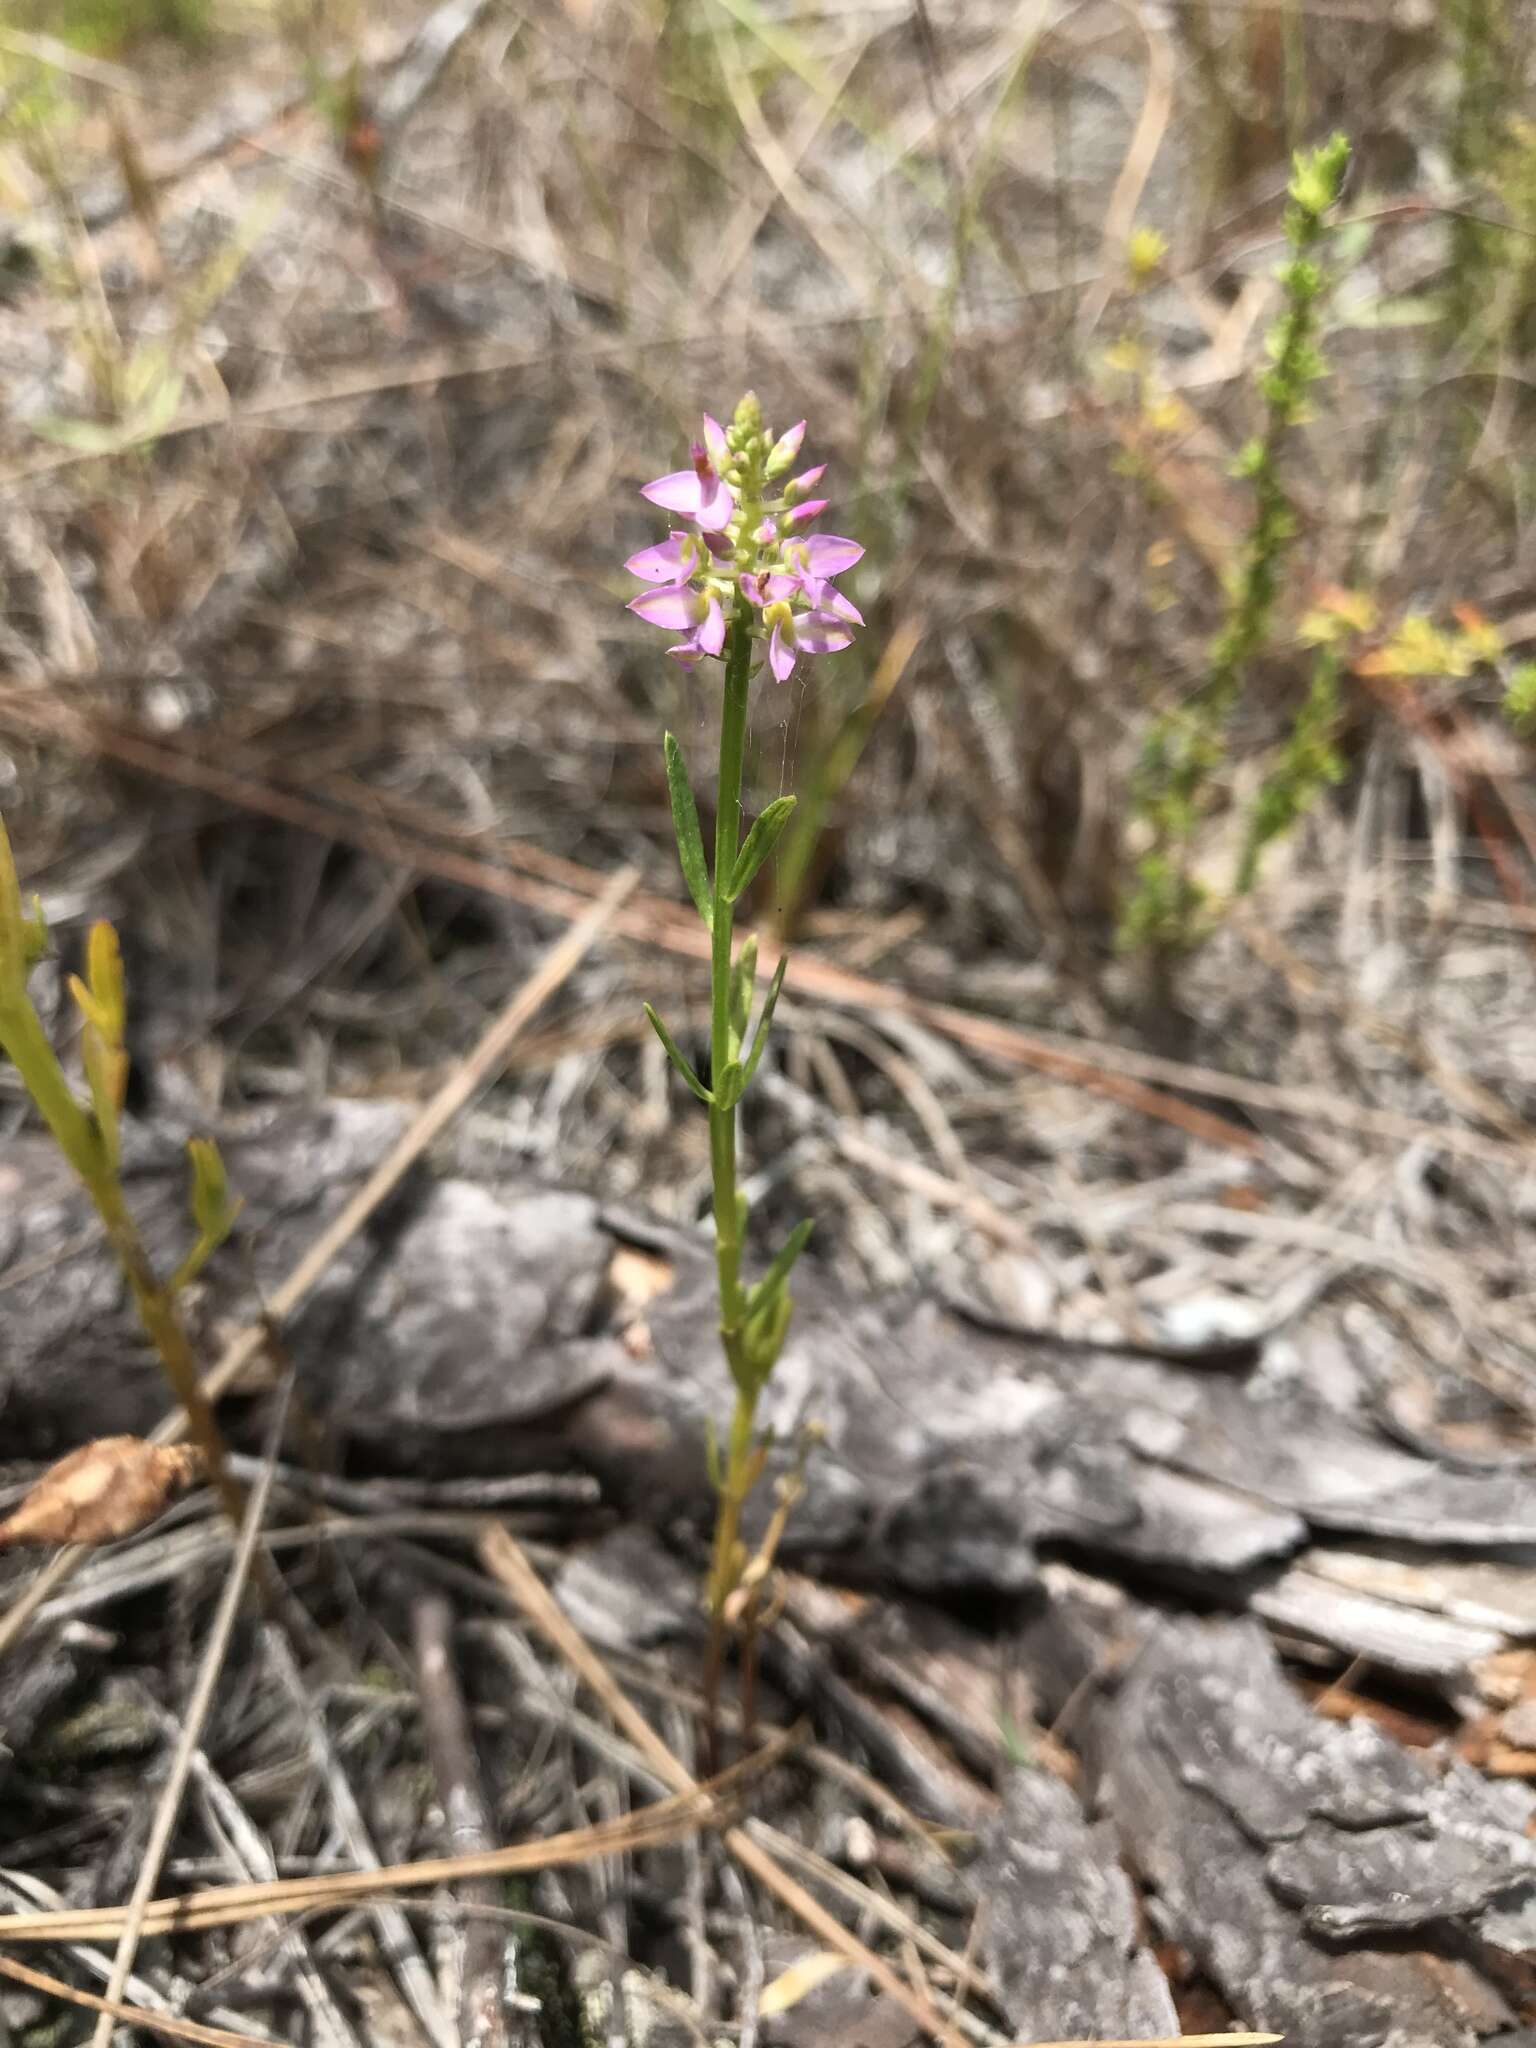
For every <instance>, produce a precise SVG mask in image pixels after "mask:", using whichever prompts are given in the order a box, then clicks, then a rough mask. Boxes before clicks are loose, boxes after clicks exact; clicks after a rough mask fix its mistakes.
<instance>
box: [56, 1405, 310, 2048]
mask: <svg viewBox="0 0 1536 2048" xmlns="http://www.w3.org/2000/svg"><path fill="white" fill-rule="evenodd" d="M292 1388H293V1382H292V1380H291V1379H290V1380H289V1381H288V1384H287V1386H286V1387H285V1388H284V1389H283V1393H282V1397H281V1399H280V1400H279V1401H278V1402H277V1404H276V1407H275V1409H274V1412H273V1417H272V1424H271V1428H270V1430H269V1431H268V1438H267V1452H268V1456H267V1461H266V1464H265V1467H264V1468H263V1470H262V1473H261V1476H260V1478H259V1479H258V1480H257V1481H256V1484H255V1485H254V1486H253V1487H252V1488H251V1491H250V1495H249V1497H248V1498H247V1500H246V1503H245V1517H244V1520H243V1521H242V1523H241V1525H240V1540H239V1543H238V1544H237V1545H236V1547H235V1554H234V1556H233V1557H232V1558H231V1560H230V1566H229V1572H228V1574H227V1576H226V1578H225V1580H224V1590H223V1592H222V1593H221V1594H220V1595H219V1604H218V1607H217V1608H216V1609H215V1611H214V1617H213V1626H212V1628H211V1629H210V1631H209V1635H208V1641H207V1644H206V1646H205V1647H204V1650H203V1657H202V1663H201V1664H200V1665H199V1667H198V1673H197V1682H196V1684H195V1685H194V1686H193V1688H192V1697H191V1699H190V1700H189V1701H188V1702H187V1710H186V1714H185V1716H184V1718H183V1721H182V1728H181V1735H180V1738H179V1740H178V1741H177V1744H176V1748H175V1751H174V1753H173V1755H172V1757H171V1768H170V1773H169V1775H168V1776H167V1778H166V1781H165V1789H164V1791H163V1792H162V1793H161V1795H160V1803H159V1805H158V1807H157V1808H156V1810H155V1818H154V1823H153V1825H152V1826H151V1828H150V1831H149V1840H148V1842H147V1843H146V1844H145V1848H144V1858H143V1861H142V1862H141V1863H140V1865H139V1874H138V1877H137V1878H136V1879H135V1880H134V1886H133V1895H132V1897H131V1898H130V1899H129V1901H128V1917H127V1918H126V1920H125V1921H124V1922H123V1931H122V1933H121V1935H120V1936H119V1937H118V1943H117V1954H116V1955H115V1956H114V1957H113V1959H112V1974H111V1976H110V1977H109V1978H108V1979H107V1990H106V1998H105V2000H104V2002H103V2004H102V2006H101V2007H100V2012H101V2017H100V2018H99V2019H98V2020H97V2022H96V2028H95V2032H94V2033H93V2034H92V2036H91V2048H107V2044H108V2043H109V2042H110V2041H111V2039H112V2027H113V2022H114V2020H115V2018H116V2017H117V2015H116V2014H115V2013H114V2012H113V2010H112V2008H113V2006H115V2005H116V2004H117V2002H118V2001H119V2000H120V1999H121V1997H122V1995H123V1992H124V1990H125V1989H126V1988H127V1984H128V1979H129V1977H130V1976H131V1975H132V1974H133V1959H134V1957H135V1956H136V1955H137V1953H138V1948H139V1940H140V1937H141V1936H142V1934H143V1931H144V1915H145V1912H146V1910H147V1909H148V1906H149V1902H150V1899H151V1897H152V1895H153V1893H154V1889H155V1886H156V1884H157V1883H158V1882H159V1879H160V1870H161V1866H162V1865H163V1863H164V1862H165V1855H166V1851H167V1850H168V1849H169V1848H170V1846H171V1836H172V1835H173V1834H174V1833H175V1832H176V1823H177V1821H178V1820H179V1819H180V1817H181V1801H182V1795H183V1794H184V1793H185V1791H186V1789H187V1780H188V1778H189V1777H190V1776H191V1774H192V1759H193V1756H194V1755H195V1754H196V1752H197V1749H198V1747H199V1745H200V1744H201V1742H202V1739H203V1728H204V1725H205V1724H206V1722H207V1719H208V1716H209V1713H210V1712H211V1711H212V1708H213V1695H214V1693H215V1691H216V1690H217V1687H218V1683H219V1675H220V1673H221V1672H222V1671H223V1669H224V1657H225V1653H226V1652H227V1651H228V1649H229V1639H230V1637H231V1635H232V1634H233V1633H234V1627H235V1618H236V1616H237V1615H238V1614H239V1612H240V1602H241V1600H242V1599H243V1598H244V1595H245V1584H246V1580H247V1579H248V1578H249V1576H250V1571H251V1565H252V1563H253V1561H254V1560H255V1556H256V1539H257V1537H258V1536H259V1535H260V1533H261V1523H262V1517H263V1516H264V1515H265V1513H266V1509H267V1501H268V1499H269V1497H270V1495H271V1492H272V1464H273V1460H274V1458H275V1457H276V1454H277V1447H278V1444H279V1443H280V1442H281V1440H282V1431H283V1421H284V1418H285V1417H286V1415H287V1412H288V1396H289V1394H290V1393H291V1391H292Z"/></svg>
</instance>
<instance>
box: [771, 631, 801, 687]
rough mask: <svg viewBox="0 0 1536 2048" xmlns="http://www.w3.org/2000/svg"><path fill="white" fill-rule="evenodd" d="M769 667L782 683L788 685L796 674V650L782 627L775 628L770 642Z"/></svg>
mask: <svg viewBox="0 0 1536 2048" xmlns="http://www.w3.org/2000/svg"><path fill="white" fill-rule="evenodd" d="M768 666H769V667H770V668H771V669H772V670H773V673H774V676H775V677H776V678H777V680H778V681H779V682H781V683H787V682H788V681H789V679H790V677H791V676H792V675H793V674H794V672H795V650H794V648H793V647H792V646H791V645H790V644H789V640H788V638H787V637H786V635H785V632H784V628H783V627H782V626H775V627H774V629H773V638H772V639H771V640H770V641H769V642H768Z"/></svg>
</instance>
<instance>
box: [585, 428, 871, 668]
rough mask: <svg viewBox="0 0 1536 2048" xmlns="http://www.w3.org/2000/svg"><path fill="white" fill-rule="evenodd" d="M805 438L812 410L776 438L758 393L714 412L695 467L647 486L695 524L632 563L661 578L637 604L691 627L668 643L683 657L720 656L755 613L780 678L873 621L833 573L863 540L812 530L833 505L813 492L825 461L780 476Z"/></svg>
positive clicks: (642, 614) (674, 624)
mask: <svg viewBox="0 0 1536 2048" xmlns="http://www.w3.org/2000/svg"><path fill="white" fill-rule="evenodd" d="M804 439H805V422H804V420H799V421H797V422H796V424H795V425H794V426H792V427H791V428H790V429H789V431H788V432H787V433H785V434H781V435H780V436H779V437H778V438H777V439H775V438H774V437H773V435H772V434H771V433H769V432H768V430H767V429H766V428H765V427H764V426H763V421H762V413H761V411H760V409H759V407H758V404H757V401H756V399H755V398H753V397H751V395H750V394H749V395H748V397H746V398H745V399H743V400H742V402H741V404H740V406H739V407H738V408H737V410H736V413H735V415H734V417H733V419H732V423H731V425H730V427H729V428H726V427H722V426H721V424H720V422H719V421H718V420H717V419H715V418H713V417H712V416H711V415H710V414H708V413H706V414H705V415H704V434H703V439H702V441H697V442H695V443H694V445H693V448H692V450H691V462H692V466H691V467H690V468H688V469H680V470H675V471H673V472H672V474H671V475H669V476H663V477H657V478H656V479H655V481H654V482H652V483H648V484H646V485H644V486H643V487H642V495H643V496H645V497H646V498H648V499H650V501H651V502H652V504H656V505H661V506H664V507H665V508H666V509H667V510H668V511H670V512H674V513H677V514H678V515H680V516H681V517H682V518H683V519H684V520H686V521H688V522H690V524H689V526H688V527H686V528H685V527H674V528H673V530H672V532H671V533H670V534H669V535H668V537H667V538H666V539H665V540H664V541H659V542H657V543H656V544H655V545H654V546H652V547H648V548H641V549H640V551H639V552H638V553H637V554H633V555H631V556H630V558H629V560H628V561H627V562H626V563H625V565H624V566H625V567H626V568H627V569H628V570H629V572H630V574H631V575H633V576H637V577H639V579H640V580H641V582H643V583H647V584H650V585H651V586H653V587H652V588H650V589H648V590H645V591H642V592H641V594H640V596H638V597H636V598H634V599H632V600H631V602H630V606H629V609H630V610H631V611H632V612H634V613H635V614H636V616H637V617H639V618H642V619H646V620H648V621H649V623H650V624H652V625H655V626H661V627H663V628H665V629H666V630H667V631H669V632H674V633H679V634H681V635H683V638H682V639H681V640H680V641H679V642H678V643H677V644H676V645H675V646H674V647H672V648H671V649H669V652H670V653H671V654H672V656H673V657H674V659H676V660H677V661H680V662H682V663H683V664H684V666H686V667H689V668H692V667H693V666H695V665H696V664H697V663H698V662H699V661H701V660H703V659H705V658H719V657H720V656H721V655H722V654H723V653H724V651H725V646H726V641H727V637H728V633H729V631H730V625H731V621H732V619H733V618H735V619H738V620H743V621H747V622H750V630H751V635H752V639H753V640H754V641H755V642H756V643H757V644H758V645H760V646H762V647H763V648H764V651H765V652H766V656H767V665H768V668H769V670H770V671H771V673H772V674H773V675H774V676H775V677H777V678H778V679H779V681H781V682H782V681H783V680H784V679H785V678H786V677H788V676H789V675H791V674H792V673H793V672H794V667H795V663H796V661H797V660H798V659H799V658H800V657H801V656H808V655H816V654H834V653H837V652H839V651H840V650H841V649H842V648H845V647H847V646H849V645H850V644H851V642H852V638H853V635H852V632H851V630H850V629H851V628H852V627H854V626H861V625H862V624H863V623H864V620H863V616H862V614H861V613H860V611H859V609H858V607H857V606H856V605H854V604H853V603H852V602H851V601H850V600H849V599H848V598H847V597H845V596H844V595H843V593H842V592H841V591H840V590H839V589H838V588H837V587H836V584H835V583H834V582H833V580H832V579H833V578H834V577H836V576H840V575H842V574H843V573H844V572H845V571H846V570H848V569H851V568H853V567H854V566H855V565H856V564H857V563H858V562H859V561H861V560H862V559H863V555H864V550H863V548H862V547H860V546H859V544H858V542H857V541H852V540H847V539H845V538H844V537H843V536H842V535H841V534H831V533H827V534H822V533H808V532H806V530H805V529H806V528H808V527H809V526H810V525H811V524H812V522H813V521H815V520H816V519H818V518H819V517H820V515H821V514H822V513H823V512H824V511H825V510H826V508H827V502H828V501H827V500H826V499H825V498H808V497H807V496H806V494H807V492H809V491H811V490H813V489H814V488H815V486H816V485H817V484H818V483H819V482H820V481H821V478H822V476H823V475H824V474H825V467H826V466H825V464H817V465H815V466H814V467H813V468H810V469H806V470H802V471H801V472H800V474H799V475H798V476H795V477H792V478H790V479H789V481H788V482H787V483H782V484H781V483H780V482H779V481H778V479H780V478H782V477H783V475H784V472H785V471H786V470H788V469H789V468H791V467H792V465H793V464H794V462H795V459H796V457H797V456H798V455H799V453H800V449H801V445H802V443H803V442H804ZM743 601H745V604H746V606H748V607H749V608H750V610H749V611H747V612H745V613H743V611H742V609H741V607H742V603H743Z"/></svg>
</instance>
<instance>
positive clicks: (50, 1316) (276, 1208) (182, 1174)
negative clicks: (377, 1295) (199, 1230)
mask: <svg viewBox="0 0 1536 2048" xmlns="http://www.w3.org/2000/svg"><path fill="white" fill-rule="evenodd" d="M403 1120H404V1118H403V1112H402V1111H401V1110H399V1109H398V1108H396V1107H394V1106H393V1105H388V1104H373V1103H347V1102H337V1103H334V1104H331V1105H329V1106H328V1107H327V1108H325V1109H323V1110H319V1111H305V1112H302V1113H297V1114H296V1113H294V1112H292V1111H289V1110H283V1111H280V1112H278V1113H276V1114H272V1115H263V1116H262V1117H260V1118H258V1119H256V1120H254V1122H253V1124H252V1126H251V1127H249V1128H247V1129H245V1130H243V1131H237V1132H233V1133H221V1134H220V1144H221V1147H222V1149H223V1152H224V1157H225V1161H226V1164H227V1166H228V1169H229V1178H230V1184H231V1186H232V1187H233V1189H234V1190H235V1191H236V1193H238V1194H240V1195H241V1196H242V1197H243V1199H244V1201H245V1204H246V1206H245V1209H244V1211H243V1213H242V1215H241V1217H240V1219H239V1221H238V1222H237V1224H236V1226H235V1230H236V1242H237V1244H238V1245H239V1246H240V1247H241V1248H243V1249H244V1250H247V1251H248V1252H249V1255H250V1267H247V1265H246V1262H245V1260H244V1259H243V1258H241V1257H238V1256H235V1255H234V1254H233V1252H231V1253H229V1254H226V1255H225V1256H223V1257H220V1258H216V1259H215V1260H213V1261H212V1262H211V1264H210V1265H209V1266H208V1267H207V1268H206V1269H205V1271H204V1274H203V1275H202V1276H201V1277H200V1279H199V1281H198V1283H197V1287H196V1289H195V1291H194V1292H193V1293H192V1294H191V1295H189V1297H188V1299H187V1307H188V1310H189V1313H190V1317H191V1320H192V1323H193V1325H194V1329H195V1330H199V1329H201V1330H205V1331H211V1330H212V1329H213V1328H214V1326H215V1325H216V1324H217V1323H218V1322H219V1321H221V1320H223V1319H226V1318H234V1319H237V1320H239V1321H246V1320H248V1319H249V1317H250V1314H251V1311H252V1308H253V1306H254V1304H253V1303H252V1301H251V1297H250V1293H249V1282H248V1274H249V1272H250V1270H251V1269H254V1272H255V1275H256V1278H257V1281H258V1283H259V1284H260V1286H261V1287H262V1289H263V1291H267V1290H270V1288H272V1287H273V1286H274V1285H275V1284H276V1283H277V1282H278V1281H279V1280H280V1279H282V1278H283V1276H284V1275H285V1274H286V1273H287V1272H288V1271H289V1270H290V1269H291V1268H292V1267H293V1266H294V1265H295V1264H296V1263H297V1261H298V1259H299V1258H300V1257H301V1256H302V1254H303V1252H304V1251H305V1250H306V1249H307V1248H308V1245H309V1244H310V1243H311V1242H312V1241H313V1238H314V1236H315V1235H316V1233H317V1232H318V1231H319V1230H320V1229H321V1228H323V1226H324V1224H325V1223H326V1221H328V1219H329V1218H330V1217H331V1215H333V1214H334V1213H335V1211H336V1210H337V1209H338V1208H339V1207H340V1206H341V1204H342V1203H344V1202H345V1201H346V1200H347V1198H348V1197H349V1196H350V1194H351V1193H352V1191H353V1189H354V1187H355V1186H356V1184H357V1183H358V1182H359V1181H360V1180H361V1179H362V1178H363V1177H364V1176H365V1175H366V1174H367V1173H368V1171H369V1170H370V1169H371V1168H372V1167H373V1166H374V1165H376V1164H377V1163H378V1161H379V1160H380V1159H382V1158H383V1156H384V1154H385V1153H386V1152H387V1151H388V1150H389V1147H390V1146H391V1145H392V1144H393V1142H394V1140H395V1138H396V1137H397V1136H398V1134H399V1132H400V1129H401V1125H402V1123H403ZM188 1135H189V1133H187V1132H185V1131H182V1130H179V1129H171V1128H168V1127H166V1126H164V1125H155V1126H152V1127H150V1128H149V1129H145V1128H143V1127H142V1126H136V1125H130V1126H128V1128H127V1130H126V1131H125V1143H124V1179H125V1181H126V1183H127V1186H128V1193H129V1200H130V1203H131V1205H132V1208H133V1213H134V1217H135V1220H136V1222H137V1223H138V1225H139V1228H140V1231H141V1233H142V1235H143V1238H144V1241H145V1244H146V1246H147V1248H148V1250H149V1252H150V1255H151V1257H152V1258H153V1259H154V1260H155V1262H156V1264H157V1266H158V1267H159V1268H160V1270H161V1271H167V1270H169V1269H170V1268H172V1267H173V1266H174V1265H175V1264H176V1262H177V1261H178V1260H179V1259H180V1258H181V1256H182V1254H183V1253H184V1252H185V1250H186V1248H187V1245H188V1243H189V1242H190V1239H191V1235H192V1226H191V1224H190V1222H189V1220H188V1217H187V1206H186V1205H187V1163H186V1154H185V1149H184V1148H185V1140H186V1137H187V1136H188ZM0 1216H3V1217H4V1218H5V1219H6V1221H7V1226H8V1227H7V1228H5V1229H4V1230H0V1280H3V1281H5V1282H6V1291H5V1294H4V1297H3V1299H4V1313H3V1318H0V1323H3V1328H4V1335H5V1342H4V1344H3V1346H0V1426H3V1427H4V1430H5V1442H6V1447H7V1450H8V1451H12V1450H14V1451H15V1452H16V1453H18V1454H25V1455H28V1456H32V1457H56V1456H58V1455H59V1454H60V1453H61V1452H63V1451H65V1450H68V1449H70V1448H72V1447H73V1446H74V1445H75V1444H77V1443H80V1442H83V1441H84V1440H85V1439H86V1438H87V1437H90V1436H107V1435H112V1434H116V1433H119V1432H122V1433H128V1434H134V1435H143V1434H146V1433H147V1432H148V1431H149V1430H151V1429H152V1428H153V1427H154V1426H155V1424H156V1423H158V1422H159V1421H160V1420H161V1419H162V1417H163V1416H164V1415H165V1412H166V1409H167V1406H168V1396H167V1393H166V1390H165V1382H164V1379H163V1377H162V1374H161V1371H160V1368H159V1366H158V1365H157V1363H156V1362H155V1360H154V1359H153V1358H152V1356H151V1355H150V1352H149V1349H148V1346H147V1344H146V1343H145V1340H144V1337H143V1334H142V1332H141V1330H140V1329H139V1326H138V1324H137V1321H136V1320H135V1318H134V1315H133V1312H132V1309H131V1307H130V1306H129V1304H128V1301H127V1298H126V1289H125V1287H124V1283H123V1280H122V1276H121V1274H120V1273H119V1271H118V1269H117V1266H116V1264H115V1263H114V1261H113V1259H112V1257H111V1255H110V1253H109V1252H108V1251H107V1250H106V1248H105V1245H104V1244H103V1242H102V1235H101V1227H100V1224H99V1223H98V1221H97V1220H96V1216H95V1212H94V1210H93V1209H92V1207H91V1205H90V1202H89V1201H88V1199H87V1198H86V1196H85V1194H84V1193H83V1191H82V1190H81V1189H80V1187H79V1185H78V1183H77V1182H76V1180H75V1178H74V1175H73V1174H72V1173H71V1172H70V1170H69V1169H68V1167H67V1166H65V1164H64V1162H63V1161H62V1159H61V1158H60V1157H59V1155H58V1153H57V1151H56V1150H55V1149H54V1148H53V1146H52V1145H51V1144H50V1143H49V1142H48V1141H47V1140H46V1139H43V1138H33V1137H30V1136H28V1137H21V1138H13V1139H11V1140H10V1141H9V1142H8V1143H7V1144H6V1145H5V1147H4V1149H3V1151H0ZM369 1251H370V1247H369V1244H368V1242H367V1240H366V1239H364V1240H360V1241H358V1242H357V1243H355V1244H354V1245H353V1246H352V1247H351V1248H350V1249H349V1251H348V1253H347V1254H346V1255H344V1256H343V1258H342V1259H340V1260H339V1261H337V1263H336V1264H335V1265H334V1266H333V1268H332V1270H331V1273H330V1274H329V1275H328V1276H327V1280H326V1283H325V1285H324V1286H323V1287H322V1289H321V1290H319V1304H323V1302H324V1300H325V1299H326V1298H327V1297H344V1296H345V1294H346V1292H347V1291H348V1290H349V1289H350V1288H351V1287H352V1286H354V1285H355V1284H356V1280H357V1277H358V1274H359V1273H360V1272H361V1270H362V1268H363V1267H364V1265H365V1264H366V1262H367V1259H368V1257H369ZM319 1304H317V1306H318V1305H319ZM205 1348H208V1349H210V1350H211V1349H213V1348H215V1347H214V1346H213V1345H212V1344H211V1343H210V1344H209V1345H207V1346H206V1347H205Z"/></svg>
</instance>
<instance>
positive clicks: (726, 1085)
mask: <svg viewBox="0 0 1536 2048" xmlns="http://www.w3.org/2000/svg"><path fill="white" fill-rule="evenodd" d="M710 1080H711V1082H712V1083H713V1090H712V1093H713V1096H714V1104H715V1107H716V1109H734V1108H735V1107H736V1105H737V1103H738V1102H740V1100H741V1095H742V1090H743V1089H744V1088H745V1087H746V1085H747V1077H746V1075H745V1074H744V1073H743V1072H742V1067H741V1061H740V1060H727V1061H726V1063H725V1067H724V1069H723V1070H722V1072H721V1073H720V1075H719V1076H718V1078H717V1077H716V1076H714V1075H713V1074H712V1075H711V1076H710Z"/></svg>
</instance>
